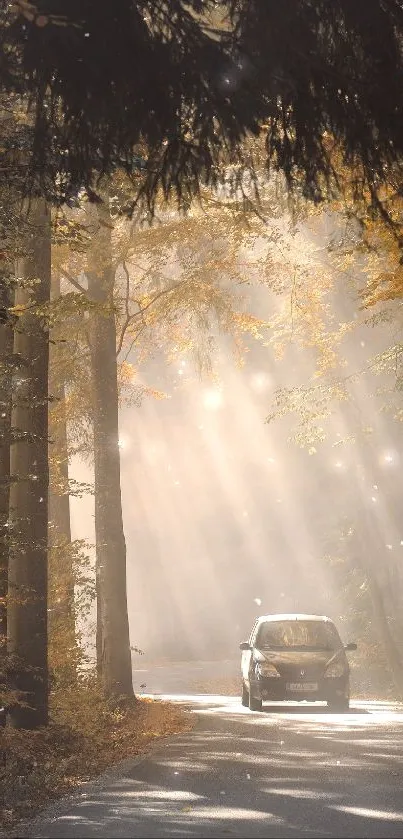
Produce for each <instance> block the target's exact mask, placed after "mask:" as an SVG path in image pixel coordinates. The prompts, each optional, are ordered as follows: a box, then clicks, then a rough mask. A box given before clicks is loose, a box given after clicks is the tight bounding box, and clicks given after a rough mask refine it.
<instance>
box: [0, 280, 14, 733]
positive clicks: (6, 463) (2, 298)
mask: <svg viewBox="0 0 403 839" xmlns="http://www.w3.org/2000/svg"><path fill="white" fill-rule="evenodd" d="M11 302H12V294H11V291H10V288H9V286H8V284H7V283H5V282H2V283H1V286H0V309H1V311H2V313H3V316H2V319H1V321H0V692H2V691H3V690H6V688H7V666H6V657H7V593H8V558H9V527H8V524H9V522H8V517H9V499H10V431H11V382H12V353H13V329H12V324H11V321H10V319H9V317H8V315H7V310H8V308H9V306H11ZM1 706H2V702H1V700H0V708H1ZM4 721H5V714H4V712H0V723H1V724H3V723H4Z"/></svg>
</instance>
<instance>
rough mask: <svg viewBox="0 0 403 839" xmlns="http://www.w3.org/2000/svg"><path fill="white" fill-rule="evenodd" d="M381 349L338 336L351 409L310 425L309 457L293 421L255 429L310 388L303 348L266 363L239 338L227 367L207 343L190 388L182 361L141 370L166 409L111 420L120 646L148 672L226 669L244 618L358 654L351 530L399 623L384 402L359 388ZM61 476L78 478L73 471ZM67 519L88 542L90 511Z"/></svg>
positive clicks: (372, 386)
mask: <svg viewBox="0 0 403 839" xmlns="http://www.w3.org/2000/svg"><path fill="white" fill-rule="evenodd" d="M247 302H248V306H249V307H250V309H251V311H254V312H255V313H256V314H258V315H259V316H260V317H267V318H268V319H270V315H271V313H272V311H273V307H274V308H275V307H276V305H277V304H276V299H275V297H274V295H273V294H271V293H270V292H269V291H268V290H267V288H264V287H258V286H257V287H256V286H255V287H253V288H252V290H251V291H250V292H249V294H248V301H247ZM331 306H332V313H333V316H334V315H335V312H336V315H337V317H336V320H339V321H340V322H341V321H345V320H348V319H349V318H350V319H352V320H353V321H354V318H355V319H356V320H357V318H358V317H359V315H357V314H355V315H354V314H353V313H354V312H356V311H357V301H356V299H355V298H354V296H353V295H351V294H350V293H349V292H348V290H347V289H344V288H343V286H342V285H341V286H339V287H338V289H337V293H336V295H333V297H332V299H331ZM390 343H391V328H390V327H389V326H388V325H387V324H386V325H385V326H384V327H382V326H378V327H377V329H376V330H374V329H373V328H372V326H371V325H370V324H368V325H365V323H364V321H363V322H362V323H361V324H360V325H358V326H355V328H354V329H352V330H351V331H349V332H348V333H347V335H346V338H345V339H344V340H343V343H342V346H341V356H342V357H343V366H342V372H341V373H340V372H339V373H337V371H336V373H335V372H334V371H330V373H329V376H330V378H331V379H332V378H334V376H335V375H336V376H340V377H341V378H342V379H343V380H349V382H350V384H349V392H350V394H351V395H352V400H351V402H349V403H340V404H339V405H337V404H335V405H333V407H332V415H331V416H330V417H328V418H327V419H324V420H323V421H321V422H320V425H321V426H322V427H323V429H324V434H325V440H324V441H323V442H319V443H315V445H313V446H310V445H309V444H306V443H305V445H304V446H298V445H297V444H296V443H295V442H293V441H291V440H290V435H292V434H293V432H295V428H296V424H297V417H295V416H294V417H292V416H285V417H283V418H279V419H275V420H274V421H272V422H270V423H267V422H266V421H265V420H266V418H267V416H268V414H269V413H270V410H271V408H272V405H273V400H274V397H275V392H276V389H277V388H279V387H284V386H285V385H287V386H300V385H301V383H304V382H307V381H308V379H309V376H310V375H311V374H312V372H313V370H314V367H315V351H314V350H312V351H310V350H308V349H307V350H301V348H300V347H298V346H297V345H296V344H295V343H294V344H293V343H292V342H291V343H290V344H289V346H288V347H287V348H286V351H285V354H284V357H283V358H282V359H281V360H276V359H275V357H274V353H273V349H272V347H270V346H269V347H266V346H263V345H262V344H260V343H259V342H257V341H253V342H252V341H251V340H250V339H248V345H249V346H248V351H247V352H246V353H245V355H244V359H243V365H242V366H239V365H237V363H236V359H235V358H234V356H233V354H231V349H230V347H229V342H228V341H227V340H226V339H220V338H218V346H219V347H220V351H219V353H218V357H217V358H216V359H215V373H216V378H215V379H214V378H211V377H210V378H209V377H208V376H206V375H204V376H202V377H200V376H199V375H198V373H197V371H196V370H195V367H194V364H193V361H192V358H191V357H189V356H187V355H183V356H182V357H177V358H176V359H175V361H174V363H172V364H170V365H167V363H166V360H165V359H164V358H163V357H162V355H161V356H160V355H159V354H158V353H157V354H155V355H154V358H153V360H152V362H149V363H148V364H146V365H145V367H144V368H143V369H142V371H141V378H142V381H143V382H144V383H146V384H147V385H149V386H150V387H153V388H155V389H156V390H158V391H161V392H163V393H164V394H165V398H162V399H156V398H153V397H149V396H148V397H145V398H144V399H143V400H142V403H141V406H139V407H137V406H133V407H130V408H127V407H126V408H123V409H122V411H121V417H120V445H121V468H122V501H123V514H124V526H125V534H126V543H127V568H128V608H129V620H130V629H131V643H132V644H133V645H134V646H136V647H140V648H141V649H142V650H144V652H145V653H146V654H147V656H149V657H150V658H152V659H156V660H159V659H168V660H188V659H190V658H200V659H207V660H210V659H213V658H220V657H221V658H222V657H224V658H232V657H235V658H236V657H237V655H238V653H237V650H238V644H239V642H240V641H241V640H243V639H244V638H245V637H247V636H248V634H249V631H250V628H251V625H252V622H253V620H254V618H255V617H256V616H257V615H259V614H263V613H270V612H294V611H301V612H306V613H319V614H327V615H329V616H330V617H331V618H333V619H334V620H335V622H336V623H337V625H338V627H339V629H340V632H341V635H342V637H343V640H345V641H348V640H351V639H356V640H357V639H358V640H359V641H360V643H361V649H364V650H365V645H366V644H371V643H373V642H374V640H375V639H376V630H375V629H374V628H373V626H372V623H371V622H368V619H367V618H368V613H369V610H370V607H369V604H368V590H367V582H366V577H365V574H364V573H362V576H360V574H361V572H360V569H359V567H358V568H357V566H358V565H359V562H357V561H356V560H355V552H357V546H355V547H354V542H353V543H352V542H351V538H354V537H352V533H351V532H352V530H355V531H357V530H359V529H360V525H361V527H362V534H363V541H362V542H361V543H360V545H359V548H358V554H359V553H360V552H362V551H364V552H368V556H370V555H371V554H372V558H371V561H372V563H373V567H375V568H376V576H377V581H378V583H379V584H380V585H381V586H382V588H383V592H384V594H386V596H387V599H388V602H389V603H390V608H391V614H392V620H396V619H398V617H397V616H398V615H399V605H398V604H399V599H400V598H401V595H402V593H403V587H402V575H401V573H400V571H399V565H401V555H402V552H403V528H402V527H401V525H400V522H399V515H398V499H399V495H400V493H401V489H402V486H401V485H402V473H401V462H400V444H399V442H398V435H399V427H398V424H397V423H396V422H395V421H394V420H393V417H391V416H390V415H389V414H388V413H387V412H386V411H385V410H384V409H385V407H386V406H387V403H388V400H389V397H388V395H384V394H383V395H382V394H378V393H377V390H378V389H379V388H380V386H381V384H382V385H383V386H384V387H385V386H386V385H387V384H388V383H387V381H386V378H385V376H384V377H383V379H382V377H380V376H379V375H378V376H377V375H372V374H371V359H372V357H373V356H374V355H375V354H376V353H380V352H382V350H383V349H384V348H385V347H388V346H389V344H390ZM366 370H367V372H360V371H366ZM356 372H360V375H359V376H358V377H357V378H355V377H354V375H353V374H354V373H356ZM380 378H381V381H380ZM318 382H319V380H318ZM319 384H323V382H319ZM358 432H359V435H357V437H356V436H355V435H356V433H358ZM359 440H361V442H359ZM72 473H73V474H74V477H76V478H78V479H80V480H91V470H90V469H89V468H88V467H85V466H84V465H83V464H82V463H77V461H76V462H74V463H73V466H72ZM71 505H72V520H73V537H76V538H87V539H89V540H90V541H93V540H94V534H93V508H92V499H91V497H89V496H86V497H84V498H81V499H72V502H71ZM366 511H367V513H368V514H369V515H370V516H371V517H372V518H373V521H374V522H375V527H376V539H375V540H374V536H373V533H372V532H371V530H370V529H368V527H366V522H365V520H364V519H365V515H366V514H367V513H366ZM374 511H375V514H374ZM354 522H355V524H354ZM357 523H358V524H357ZM366 558H367V559H368V557H366ZM357 592H358V594H357ZM393 615H394V616H395V617H394V618H393Z"/></svg>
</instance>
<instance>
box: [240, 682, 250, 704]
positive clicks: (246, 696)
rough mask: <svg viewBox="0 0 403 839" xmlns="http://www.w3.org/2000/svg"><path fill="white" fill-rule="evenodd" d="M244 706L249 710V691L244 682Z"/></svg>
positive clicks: (242, 700)
mask: <svg viewBox="0 0 403 839" xmlns="http://www.w3.org/2000/svg"><path fill="white" fill-rule="evenodd" d="M241 702H242V705H243V706H244V708H249V691H248V688H247V687H245V685H244V683H243V682H242V699H241Z"/></svg>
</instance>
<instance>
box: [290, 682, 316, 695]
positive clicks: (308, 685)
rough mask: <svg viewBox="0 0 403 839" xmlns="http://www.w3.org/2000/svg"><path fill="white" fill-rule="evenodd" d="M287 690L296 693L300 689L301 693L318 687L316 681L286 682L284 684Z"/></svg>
mask: <svg viewBox="0 0 403 839" xmlns="http://www.w3.org/2000/svg"><path fill="white" fill-rule="evenodd" d="M286 688H287V690H289V691H292V692H294V693H297V692H298V691H300V692H301V693H308V692H309V691H315V690H317V689H318V683H317V682H288V683H287V685H286Z"/></svg>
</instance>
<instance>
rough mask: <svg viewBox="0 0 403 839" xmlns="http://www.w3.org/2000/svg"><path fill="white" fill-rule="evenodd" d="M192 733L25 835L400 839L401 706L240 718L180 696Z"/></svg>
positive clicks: (112, 776) (215, 702)
mask: <svg viewBox="0 0 403 839" xmlns="http://www.w3.org/2000/svg"><path fill="white" fill-rule="evenodd" d="M164 698H169V699H172V700H173V701H176V702H181V703H183V705H184V706H185V707H186V708H188V709H189V711H190V713H192V714H194V715H195V727H194V729H193V731H191V732H189V733H186V734H183V735H180V736H178V737H174V738H171V739H168V740H167V741H166V742H165V743H163V744H160V745H159V746H158V748H156V749H155V750H154V751H152V752H151V754H150V755H149V756H148V757H147V758H146V759H145V760H143V761H140V762H139V761H137V762H135V761H132V762H130V761H128V762H126V763H125V764H124V765H123V766H121V767H118V768H117V769H115V770H112V771H110V772H109V773H108V774H107V775H106V776H103V778H101V779H100V780H99V781H97V782H95V783H91V784H88V785H85V786H84V787H82V788H81V791H80V792H77V793H76V794H75V795H73V796H71V797H69V798H68V799H65V800H63V801H61V802H57V803H56V804H54V805H52V806H51V807H50V808H49V809H48V810H47V811H46V813H45V814H42V816H41V817H40V818H39V819H38V820H37V821H36V822H35V823H34V824H33V826H31V827H30V829H29V830H28V831H26V832H24V833H20V834H19V836H29V837H38V839H39V837H41V839H44V837H51V838H52V839H61V837H66V839H67V837H69V838H71V839H72V837H77V839H87V837H98V838H99V839H103V838H104V837H105V839H106V837H113V838H114V837H116V839H117V837H122V839H129V837H130V839H137V837H138V839H140V837H145V838H146V839H159V838H160V837H172V839H175V838H176V837H195V839H204V837H206V839H207V838H210V837H228V838H229V839H231V837H267V839H270V837H278V839H282V838H283V837H307V838H308V839H310V837H336V836H337V837H338V836H343V837H357V838H358V837H361V839H362V837H368V838H369V837H378V839H386V837H398V838H399V839H403V791H402V790H403V783H402V782H403V706H399V705H393V704H390V703H381V702H367V703H363V702H356V703H353V707H352V708H351V712H350V713H347V714H330V713H328V711H327V708H326V707H325V706H321V705H318V704H317V705H305V704H302V705H301V704H300V705H287V704H285V705H277V706H271V705H267V706H264V711H263V713H252V712H250V711H249V710H248V709H246V708H242V706H241V704H240V701H239V699H238V698H237V697H228V696H207V695H189V694H186V695H180V694H178V693H176V694H175V695H173V696H164Z"/></svg>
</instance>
